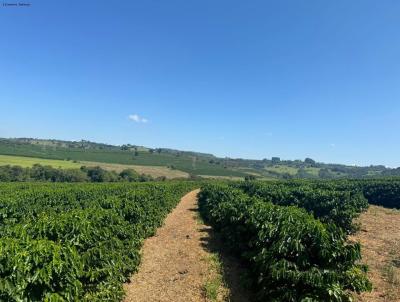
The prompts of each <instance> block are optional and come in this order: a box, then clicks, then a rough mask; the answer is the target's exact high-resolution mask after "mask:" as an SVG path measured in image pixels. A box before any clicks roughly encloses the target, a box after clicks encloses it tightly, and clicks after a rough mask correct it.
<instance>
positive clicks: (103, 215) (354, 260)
mask: <svg viewBox="0 0 400 302" xmlns="http://www.w3.org/2000/svg"><path fill="white" fill-rule="evenodd" d="M199 187H201V190H200V193H199V195H198V196H199V211H200V213H201V215H202V217H203V219H204V221H206V223H207V224H208V225H209V226H210V227H212V229H213V230H214V231H215V232H217V233H218V234H219V236H221V240H222V242H224V244H223V248H224V250H226V251H227V252H228V253H230V254H231V255H232V257H234V259H236V260H235V261H237V262H238V263H241V266H243V267H246V270H247V271H248V272H247V273H246V274H247V275H248V276H251V278H249V280H248V281H247V282H249V284H250V285H249V286H250V287H249V289H251V291H252V292H253V293H254V297H255V298H254V299H256V300H259V301H265V300H266V299H267V297H268V299H269V298H270V297H272V298H273V299H274V301H302V300H304V299H309V300H310V299H311V300H312V301H350V299H351V297H352V296H354V295H356V294H357V295H358V296H359V297H360V299H361V298H364V297H368V295H370V294H369V291H370V290H371V289H372V288H374V290H373V292H372V293H374V292H376V291H381V292H384V293H385V295H387V297H388V299H389V298H390V297H397V296H396V295H397V292H396V290H395V289H394V288H395V284H396V282H398V281H397V279H396V278H398V275H397V274H398V271H397V267H396V265H397V261H398V259H399V258H398V257H400V255H399V254H398V251H396V250H393V248H395V245H394V246H392V247H391V248H392V249H391V250H390V255H391V256H390V257H391V258H388V260H387V261H388V262H385V263H383V262H381V263H377V262H373V257H372V256H371V255H373V254H371V253H373V251H374V247H373V246H371V242H370V241H371V240H375V241H376V240H383V242H384V241H385V240H387V239H385V237H384V236H386V235H385V233H382V232H381V233H377V235H374V236H373V237H371V238H370V239H369V237H368V236H369V233H371V232H373V231H372V230H371V227H372V226H371V222H368V219H374V218H373V217H383V216H382V215H389V216H390V215H397V211H396V210H390V209H387V210H378V209H380V207H378V206H372V208H370V209H369V210H368V207H369V204H371V203H373V204H376V205H379V206H386V207H390V208H393V207H400V198H399V196H400V195H398V194H397V192H398V190H400V181H399V180H398V179H378V180H338V181H304V180H301V181H280V182H261V181H245V182H244V181H226V180H221V181H218V180H207V181H202V182H190V181H166V182H151V183H142V184H131V183H103V184H90V183H86V184H85V183H77V184H68V183H63V184H60V183H58V184H51V183H21V182H17V183H3V184H0V217H1V219H2V224H1V227H0V237H1V238H0V249H1V255H2V256H1V263H2V266H1V267H0V275H1V277H0V284H1V285H2V286H1V287H0V298H1V299H0V300H2V301H3V300H4V301H23V300H26V301H74V300H79V301H104V300H107V301H121V300H122V299H123V297H124V290H123V288H124V287H125V288H127V287H126V286H124V287H123V283H124V282H126V281H128V280H129V278H130V276H131V275H132V274H133V275H135V272H137V271H138V270H139V269H140V259H141V253H140V250H141V247H142V243H143V240H145V238H147V237H149V236H152V235H154V234H155V232H156V229H157V228H158V227H159V226H161V225H162V223H163V220H164V218H165V217H166V216H167V214H168V213H169V212H170V211H172V209H173V208H174V207H175V206H176V205H177V204H178V202H179V200H180V198H181V197H182V196H183V195H185V194H186V193H187V192H189V191H191V190H193V189H195V188H199ZM192 195H193V194H192ZM194 203H195V201H193V200H191V201H190V203H189V205H188V206H186V208H181V209H180V210H178V211H181V212H179V214H178V213H176V214H174V215H175V216H174V217H175V218H174V220H170V221H171V222H169V223H172V221H174V222H173V223H177V224H179V228H180V229H181V232H182V235H180V237H178V238H176V232H177V229H176V227H173V225H175V224H173V225H172V226H170V227H169V228H167V229H166V230H165V231H164V233H162V234H164V235H163V236H167V238H172V239H171V240H177V242H176V243H174V244H176V245H177V246H181V247H179V248H178V247H177V248H176V249H177V253H178V254H177V256H175V257H173V258H172V259H171V258H168V260H167V259H163V258H162V257H161V258H157V259H158V260H157V261H158V263H160V264H159V265H160V269H161V270H162V267H164V264H165V265H167V264H168V265H169V266H171V267H178V269H179V270H180V271H183V273H182V274H190V273H192V274H193V272H192V271H191V270H192V269H193V268H192V267H191V266H190V265H192V266H193V265H197V266H198V265H199V264H196V263H200V264H201V263H204V262H202V261H200V260H196V258H193V259H192V260H191V262H190V263H189V264H187V265H189V266H190V269H189V270H188V269H182V268H181V265H182V264H181V261H183V259H180V258H179V255H182V250H181V249H182V248H183V249H185V246H187V243H185V242H192V241H187V240H188V238H189V239H190V240H194V239H193V238H197V239H196V240H198V241H199V242H200V240H201V238H203V237H202V236H204V235H201V233H198V232H199V231H196V228H195V227H193V226H192V231H191V233H190V235H186V237H185V235H184V234H187V233H186V232H189V231H188V226H186V224H185V223H186V221H189V220H188V219H189V218H185V217H186V216H188V215H189V216H188V217H190V216H192V215H193V212H192V210H193V204H194ZM367 210H368V212H367ZM366 213H369V214H366ZM374 213H375V214H374ZM185 215H186V216H185ZM371 215H372V216H371ZM376 215H378V216H376ZM389 216H385V217H389ZM368 217H371V218H368ZM392 217H397V216H392ZM180 219H183V220H182V222H180ZM379 219H381V221H382V222H381V223H384V222H385V221H386V223H387V219H388V218H379ZM396 219H397V218H396ZM360 221H361V226H360ZM210 227H207V228H210ZM389 227H390V225H389ZM203 228H205V226H204V227H203ZM363 230H367V231H368V233H366V232H365V231H363ZM394 233H395V232H394ZM174 234H175V235H174ZM171 236H172V237H171ZM174 238H175V239H174ZM180 238H182V239H180ZM185 238H186V239H185ZM379 238H382V239H379ZM155 240H157V239H155ZM181 240H182V243H180V242H181ZM368 240H370V241H368ZM391 240H394V241H393V244H394V243H396V239H395V237H393V239H391ZM191 246H192V247H193V249H201V245H200V244H198V243H196V242H193V244H192V245H191ZM221 246H222V245H221ZM378 246H379V244H377V245H376V247H378ZM168 248H169V245H166V244H165V243H162V244H161V246H155V247H154V248H153V252H152V253H153V254H154V253H158V251H160V249H166V250H165V252H163V253H161V252H160V253H161V254H160V255H169V253H170V251H168ZM382 252H385V251H383V250H382V249H381V250H378V252H377V253H379V254H380V253H382ZM144 253H145V254H146V247H145V248H144ZM193 253H194V254H193V255H197V254H198V255H203V256H201V257H203V258H204V257H206V258H207V257H208V258H209V257H214V256H207V252H206V254H204V252H201V251H193ZM146 255H147V254H146ZM364 255H365V259H364V258H362V256H364ZM157 257H158V256H157ZM166 257H168V256H166ZM210 259H211V258H210ZM171 261H172V262H171ZM390 261H391V262H390ZM145 263H148V264H144V265H147V266H150V267H151V266H152V264H151V263H152V261H151V257H150V258H149V256H148V255H147V256H146V262H145ZM182 263H183V262H182ZM364 263H368V264H369V265H370V266H371V268H372V272H376V271H378V272H379V271H384V270H385V271H384V272H383V273H381V275H379V273H372V274H371V273H370V272H368V269H367V268H366V266H365V265H364ZM390 263H392V265H391V266H390V267H389V266H388V265H389V264H390ZM204 265H206V266H207V264H201V265H200V267H197V268H196V269H195V270H194V271H200V272H202V276H206V275H208V274H206V273H205V272H206V271H207V269H206V268H204V267H203V266H204ZM210 265H211V264H210ZM220 265H224V264H223V263H222V264H220ZM210 267H212V265H211V266H210ZM219 271H220V272H223V271H224V270H223V269H222V268H220V269H219ZM188 272H190V273H188ZM170 273H173V274H175V273H174V272H173V271H171V272H170ZM160 274H162V276H164V275H165V277H163V278H164V279H165V278H169V277H168V274H169V272H168V271H160ZM179 274H180V273H179ZM215 274H216V273H213V276H214V277H212V278H214V279H213V280H223V277H218V276H216V275H215ZM221 274H222V273H221ZM377 274H378V275H377ZM382 274H383V275H382ZM388 274H391V275H390V276H392V277H391V278H392V281H391V282H393V285H391V284H389V283H384V282H382V280H386V279H387V276H388ZM142 275H143V273H141V274H140V276H142ZM143 276H147V274H144V275H143ZM377 276H378V277H377ZM379 276H382V277H379ZM385 276H386V277H385ZM194 277H195V276H193V277H192V278H194ZM141 278H146V277H141ZM153 278H156V277H153ZM163 278H159V279H157V280H159V281H158V282H163V280H164V279H163ZM171 278H172V277H171ZM173 278H175V277H173ZM133 280H135V279H133ZM182 280H186V279H182ZM188 280H191V279H188ZM196 280H197V279H196ZM199 280H203V279H201V278H200V279H199ZM371 281H372V282H373V283H371ZM133 282H134V281H133ZM191 282H194V281H191ZM198 282H200V281H198ZM206 282H211V281H206ZM213 282H214V281H213ZM207 284H209V283H207ZM207 284H206V285H204V286H209V285H207ZM216 284H217V285H215V286H217V288H215V289H208V290H212V291H215V292H218V291H219V290H218V287H219V286H222V284H223V283H222V281H218V283H216ZM218 284H219V285H218ZM228 285H229V284H228ZM135 286H136V285H135V283H133V284H132V285H130V287H129V290H128V294H129V292H131V293H134V292H136V291H137V290H138V289H137V288H136V287H135ZM162 286H165V285H162ZM170 286H173V285H170ZM182 286H183V285H182ZM199 286H200V285H199ZM210 286H211V285H210ZM213 286H214V285H213ZM376 286H378V288H377V287H376ZM145 288H147V287H145ZM177 290H178V289H173V288H171V292H172V293H174V292H176V291H177ZM229 290H231V291H232V292H234V291H235V289H233V288H232V289H227V291H228V292H229ZM196 295H197V294H196ZM210 295H211V294H210ZM129 299H130V298H129V297H128V300H127V301H130V300H129ZM143 299H145V297H143ZM394 299H395V298H394ZM311 300H310V301H311ZM361 301H369V300H361ZM371 301H375V300H371ZM387 301H395V300H390V299H389V300H387Z"/></svg>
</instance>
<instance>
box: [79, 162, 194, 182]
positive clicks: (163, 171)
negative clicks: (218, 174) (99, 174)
mask: <svg viewBox="0 0 400 302" xmlns="http://www.w3.org/2000/svg"><path fill="white" fill-rule="evenodd" d="M80 163H81V165H84V166H89V167H93V166H99V167H101V168H103V169H106V170H109V171H116V172H118V173H119V172H121V171H122V170H124V169H133V170H135V171H136V172H138V173H139V174H147V175H151V176H153V177H160V176H165V177H166V178H168V179H172V178H187V177H188V176H189V174H188V173H186V172H183V171H180V170H173V169H170V168H167V167H162V166H137V165H123V164H109V163H100V162H92V161H81V162H80Z"/></svg>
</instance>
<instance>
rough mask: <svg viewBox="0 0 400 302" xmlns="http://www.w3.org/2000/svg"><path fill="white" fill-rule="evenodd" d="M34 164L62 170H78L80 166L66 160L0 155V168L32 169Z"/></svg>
mask: <svg viewBox="0 0 400 302" xmlns="http://www.w3.org/2000/svg"><path fill="white" fill-rule="evenodd" d="M34 164H41V165H43V166H52V167H53V168H62V169H79V168H80V167H81V165H80V164H78V163H75V162H72V161H67V160H58V159H45V158H35V157H24V156H13V155H0V166H5V165H11V166H14V165H15V166H21V167H24V168H26V167H32V166H33V165H34Z"/></svg>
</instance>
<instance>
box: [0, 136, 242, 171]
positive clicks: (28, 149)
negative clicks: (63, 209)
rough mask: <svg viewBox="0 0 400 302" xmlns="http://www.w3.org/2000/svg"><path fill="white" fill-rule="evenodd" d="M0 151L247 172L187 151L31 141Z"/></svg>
mask: <svg viewBox="0 0 400 302" xmlns="http://www.w3.org/2000/svg"><path fill="white" fill-rule="evenodd" d="M0 154H3V155H13V156H26V157H35V158H44V159H57V160H61V161H63V160H67V159H68V160H76V161H90V162H101V163H114V164H125V165H139V166H164V167H167V166H173V167H174V168H176V169H177V170H181V171H184V172H187V173H192V174H195V175H216V176H238V177H244V176H246V175H247V174H246V173H243V172H240V171H234V170H232V169H229V168H224V167H223V166H222V165H215V164H210V163H209V161H208V159H207V158H205V157H195V156H190V155H187V154H184V155H174V154H171V153H156V152H155V153H150V152H148V151H139V152H138V153H137V156H135V155H134V153H133V152H132V151H125V150H116V149H112V150H111V149H79V148H66V147H58V146H46V145H35V144H9V143H4V142H1V143H0Z"/></svg>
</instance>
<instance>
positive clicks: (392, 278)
mask: <svg viewBox="0 0 400 302" xmlns="http://www.w3.org/2000/svg"><path fill="white" fill-rule="evenodd" d="M358 222H359V223H361V230H360V231H359V232H358V233H357V234H356V235H354V236H352V237H351V239H352V240H355V241H359V242H360V243H361V245H362V255H363V262H364V263H366V264H367V265H368V266H369V272H368V276H369V278H370V280H371V281H372V283H373V290H372V292H370V293H363V294H361V295H359V296H358V297H357V298H358V301H362V302H376V301H382V302H394V301H400V211H398V210H394V209H386V208H383V207H377V206H371V207H370V208H369V210H368V211H367V212H366V213H364V214H362V215H361V217H360V218H359V221H358Z"/></svg>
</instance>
